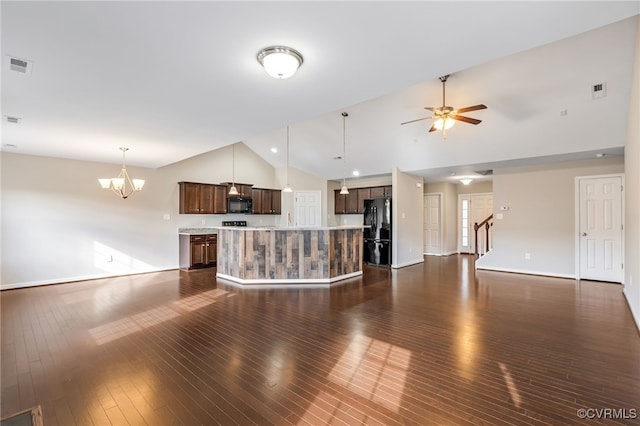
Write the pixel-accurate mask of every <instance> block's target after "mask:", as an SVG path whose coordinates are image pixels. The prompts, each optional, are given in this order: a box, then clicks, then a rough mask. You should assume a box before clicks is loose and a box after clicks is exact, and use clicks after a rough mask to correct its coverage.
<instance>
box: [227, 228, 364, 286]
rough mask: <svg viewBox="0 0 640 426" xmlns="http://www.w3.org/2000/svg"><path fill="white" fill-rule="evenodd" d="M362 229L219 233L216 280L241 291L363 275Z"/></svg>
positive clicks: (318, 283) (234, 230) (323, 283)
mask: <svg viewBox="0 0 640 426" xmlns="http://www.w3.org/2000/svg"><path fill="white" fill-rule="evenodd" d="M362 250H363V243H362V227H334V228H241V227H237V228H236V227H232V228H227V227H225V228H218V265H217V268H218V270H217V274H216V275H217V276H218V277H219V278H222V279H225V280H228V281H231V282H232V283H236V284H241V285H242V286H265V285H286V286H288V285H295V286H296V287H303V286H305V285H309V286H313V287H318V286H321V287H324V286H329V285H330V284H331V283H333V282H336V281H339V280H344V279H347V278H352V277H356V276H358V275H362Z"/></svg>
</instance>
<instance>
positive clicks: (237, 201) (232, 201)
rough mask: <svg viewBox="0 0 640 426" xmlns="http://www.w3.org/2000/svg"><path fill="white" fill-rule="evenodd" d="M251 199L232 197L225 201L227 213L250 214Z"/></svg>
mask: <svg viewBox="0 0 640 426" xmlns="http://www.w3.org/2000/svg"><path fill="white" fill-rule="evenodd" d="M252 207H253V205H252V202H251V198H241V197H233V198H228V199H227V213H252V212H253V211H252Z"/></svg>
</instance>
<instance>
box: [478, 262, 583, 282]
mask: <svg viewBox="0 0 640 426" xmlns="http://www.w3.org/2000/svg"><path fill="white" fill-rule="evenodd" d="M476 262H477V261H476ZM476 269H481V270H485V271H496V272H510V273H513V274H525V275H540V276H543V277H556V278H569V279H572V280H575V279H576V276H575V275H573V274H557V273H554V272H543V271H530V270H526V269H510V268H494V267H488V266H478V265H477V263H476Z"/></svg>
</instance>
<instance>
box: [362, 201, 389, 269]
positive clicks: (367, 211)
mask: <svg viewBox="0 0 640 426" xmlns="http://www.w3.org/2000/svg"><path fill="white" fill-rule="evenodd" d="M364 225H365V228H364V230H363V236H364V259H363V260H364V261H365V263H368V264H370V265H380V266H391V198H388V197H387V198H374V199H372V200H364Z"/></svg>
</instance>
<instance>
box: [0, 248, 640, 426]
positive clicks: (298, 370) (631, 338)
mask: <svg viewBox="0 0 640 426" xmlns="http://www.w3.org/2000/svg"><path fill="white" fill-rule="evenodd" d="M621 290H622V289H621V287H620V286H619V285H613V284H607V283H597V282H589V281H573V280H567V279H557V278H549V277H534V276H527V275H517V274H507V273H498V272H489V271H475V270H474V269H473V257H472V256H465V255H457V256H448V257H426V258H425V263H424V264H420V265H414V266H410V267H407V268H402V269H399V270H397V271H393V273H392V272H391V271H389V270H388V269H384V268H376V267H365V271H364V275H363V277H361V278H355V279H351V280H348V281H347V282H346V283H344V284H343V285H338V286H334V287H333V288H330V289H302V290H299V289H240V288H237V287H233V286H228V285H227V284H224V283H222V282H217V281H216V278H215V269H209V270H201V271H193V272H185V271H166V272H160V273H153V274H144V275H138V276H128V277H120V278H109V279H104V280H94V281H85V282H78V283H68V284H60V285H50V286H43V287H38V288H26V289H17V290H10V291H3V292H1V293H0V315H1V318H0V319H1V323H0V327H1V332H2V335H1V336H0V338H1V340H2V348H1V349H2V352H1V354H2V359H1V363H2V365H1V366H0V371H1V372H2V388H1V395H0V396H1V401H2V408H1V411H2V413H1V414H2V416H3V417H4V416H7V415H9V414H11V413H14V412H16V411H19V410H23V409H26V408H30V407H31V406H32V405H36V404H40V405H41V406H42V409H43V416H44V420H45V424H46V425H47V426H49V425H64V426H71V425H88V424H96V425H108V424H116V425H121V424H150V425H160V424H161V425H174V424H175V425H187V426H190V425H195V424H207V425H209V424H222V425H233V424H237V425H252V424H253V425H263V424H273V425H312V426H317V425H321V424H336V425H357V424H371V425H425V424H438V425H440V424H452V425H475V424H491V425H538V424H540V425H542V424H579V423H581V421H582V419H580V418H579V417H578V416H577V412H578V410H579V409H582V408H584V409H588V408H593V409H596V408H600V409H601V408H610V409H613V410H620V409H626V410H627V413H628V412H630V410H633V409H635V410H636V412H637V411H640V402H639V401H640V362H639V361H640V337H639V334H638V330H637V328H636V326H635V323H634V322H633V318H632V316H631V314H630V312H629V309H628V307H627V306H626V302H625V300H624V296H623V295H622V291H621ZM634 422H637V419H590V420H589V424H629V423H634Z"/></svg>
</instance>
